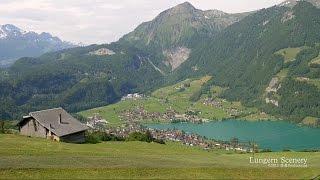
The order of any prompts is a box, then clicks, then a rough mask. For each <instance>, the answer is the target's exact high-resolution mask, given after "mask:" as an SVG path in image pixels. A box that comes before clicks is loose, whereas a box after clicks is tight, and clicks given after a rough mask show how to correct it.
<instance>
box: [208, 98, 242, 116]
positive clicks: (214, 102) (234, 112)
mask: <svg viewBox="0 0 320 180" xmlns="http://www.w3.org/2000/svg"><path fill="white" fill-rule="evenodd" d="M223 102H226V100H224V99H223V100H218V99H214V98H206V99H205V100H204V101H203V105H206V106H211V107H215V108H220V109H222V110H224V111H225V112H227V113H228V114H229V116H231V117H237V116H239V115H241V113H243V112H242V111H241V110H239V109H236V108H232V107H231V108H225V107H223Z"/></svg>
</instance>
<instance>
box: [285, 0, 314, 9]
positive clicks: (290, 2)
mask: <svg viewBox="0 0 320 180" xmlns="http://www.w3.org/2000/svg"><path fill="white" fill-rule="evenodd" d="M299 1H300V0H286V1H284V2H282V3H280V4H279V6H285V7H291V8H292V7H294V6H295V5H297V4H298V2H299ZM305 1H306V2H309V3H311V4H313V5H314V6H316V7H318V8H319V7H320V1H319V0H305Z"/></svg>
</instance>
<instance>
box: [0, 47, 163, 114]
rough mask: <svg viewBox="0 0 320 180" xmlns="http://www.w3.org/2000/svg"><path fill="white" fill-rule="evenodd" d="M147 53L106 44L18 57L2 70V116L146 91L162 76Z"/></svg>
mask: <svg viewBox="0 0 320 180" xmlns="http://www.w3.org/2000/svg"><path fill="white" fill-rule="evenodd" d="M149 58H151V57H149V56H148V55H146V54H144V53H143V52H141V51H139V50H137V49H135V48H131V47H123V46H118V45H116V44H110V45H99V46H98V45H92V46H88V47H82V48H74V49H69V50H63V51H59V52H55V53H49V54H45V55H43V56H41V57H39V58H23V59H20V60H19V61H17V62H16V63H15V64H14V65H13V66H12V67H11V68H10V69H8V70H7V71H5V73H3V74H4V75H3V77H4V78H2V82H1V85H0V86H1V88H0V94H1V102H3V104H4V106H1V108H2V109H1V113H2V114H1V115H2V118H11V117H12V116H13V115H16V114H17V115H18V116H20V115H21V114H19V113H21V112H27V111H30V110H36V109H42V108H49V107H57V106H63V107H65V108H67V109H68V110H69V111H72V112H76V111H78V110H82V109H87V108H91V107H97V106H101V105H106V104H109V103H113V102H115V101H116V100H118V99H119V98H121V97H122V96H123V95H125V94H127V93H131V92H133V91H146V90H148V89H149V88H151V87H154V86H156V85H157V84H159V83H160V82H161V78H162V74H161V73H160V72H158V71H157V70H155V69H154V67H153V66H152V63H150V62H149Z"/></svg>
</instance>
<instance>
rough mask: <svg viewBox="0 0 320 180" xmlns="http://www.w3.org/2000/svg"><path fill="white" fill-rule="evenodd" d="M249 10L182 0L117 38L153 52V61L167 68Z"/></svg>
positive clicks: (174, 67)
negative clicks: (214, 7) (224, 9)
mask: <svg viewBox="0 0 320 180" xmlns="http://www.w3.org/2000/svg"><path fill="white" fill-rule="evenodd" d="M248 14H249V13H242V14H228V13H225V12H222V11H219V10H208V11H202V10H199V9H196V8H195V7H194V6H192V5H191V4H190V3H188V2H185V3H182V4H179V5H177V6H175V7H173V8H171V9H168V10H166V11H164V12H162V13H160V14H159V15H158V16H157V17H156V18H155V19H153V20H152V21H150V22H145V23H142V24H141V25H140V26H138V27H137V28H136V29H135V30H134V31H133V32H131V33H129V34H127V35H125V36H124V37H123V38H121V39H120V43H124V44H128V43H129V44H131V45H132V46H135V47H137V48H139V49H146V50H147V51H148V52H149V53H152V54H157V56H159V57H160V59H161V61H160V62H154V63H155V65H156V66H158V67H159V68H160V69H161V70H163V71H166V72H170V71H171V70H175V69H176V68H177V67H179V66H180V65H181V64H182V63H183V62H184V61H185V60H186V59H188V57H189V54H190V52H191V51H192V48H193V46H194V45H195V44H196V43H197V42H198V41H199V40H200V39H206V38H210V37H213V36H214V35H215V34H217V33H218V32H220V31H222V30H223V29H225V28H226V27H228V26H230V25H231V24H233V23H235V22H238V21H240V20H241V19H242V18H244V17H245V16H247V15H248Z"/></svg>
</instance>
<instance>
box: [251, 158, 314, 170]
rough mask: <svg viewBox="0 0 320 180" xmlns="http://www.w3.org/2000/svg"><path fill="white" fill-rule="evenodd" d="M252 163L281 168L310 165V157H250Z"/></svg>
mask: <svg viewBox="0 0 320 180" xmlns="http://www.w3.org/2000/svg"><path fill="white" fill-rule="evenodd" d="M249 163H250V164H256V165H264V166H267V167H281V168H289V167H302V168H306V167H308V159H307V158H288V157H280V158H255V157H250V158H249Z"/></svg>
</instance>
